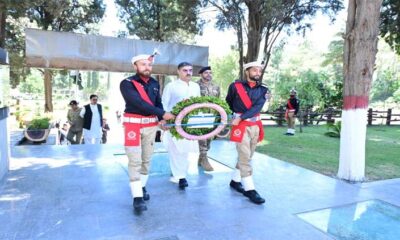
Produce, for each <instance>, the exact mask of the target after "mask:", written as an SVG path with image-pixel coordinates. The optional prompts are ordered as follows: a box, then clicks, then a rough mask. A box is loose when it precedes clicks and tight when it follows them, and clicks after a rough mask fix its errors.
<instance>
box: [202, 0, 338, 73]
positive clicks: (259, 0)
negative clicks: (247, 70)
mask: <svg viewBox="0 0 400 240" xmlns="http://www.w3.org/2000/svg"><path fill="white" fill-rule="evenodd" d="M205 3H206V4H210V5H211V6H214V7H216V8H217V9H218V11H219V14H218V21H217V27H218V28H219V29H227V28H231V29H234V30H235V32H236V34H237V38H238V48H239V55H240V56H239V64H240V65H241V66H242V65H243V62H250V61H255V60H258V58H259V53H260V48H261V46H263V49H262V57H261V59H263V60H264V61H265V63H266V66H267V65H268V62H269V59H270V55H271V51H272V48H273V46H274V44H275V41H276V40H277V38H278V36H279V34H280V33H281V32H282V31H283V30H285V31H286V32H287V33H289V34H290V33H292V32H293V31H296V32H303V33H304V31H305V30H306V29H307V28H311V24H310V19H311V17H313V16H315V15H316V14H317V13H318V12H322V13H323V14H327V15H328V16H329V17H330V18H331V20H334V19H335V14H336V13H337V12H338V11H339V10H341V9H343V3H342V1H341V0H327V1H318V0H303V1H297V0H285V1H282V0H230V1H219V0H206V1H205ZM245 40H247V53H246V56H245V57H244V53H243V52H244V46H243V44H244V42H245ZM241 70H242V68H241Z"/></svg>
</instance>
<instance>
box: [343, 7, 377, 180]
mask: <svg viewBox="0 0 400 240" xmlns="http://www.w3.org/2000/svg"><path fill="white" fill-rule="evenodd" d="M381 4H382V0H349V5H348V15H347V23H346V33H345V43H344V55H343V56H344V57H343V74H344V86H343V88H344V99H343V111H342V129H341V138H340V158H339V170H338V177H339V178H341V179H346V180H349V181H362V180H363V179H364V176H365V140H366V129H367V127H366V119H365V114H366V112H367V107H368V99H369V92H370V89H371V82H372V76H373V73H374V64H375V58H376V53H377V43H378V34H379V16H380V8H381Z"/></svg>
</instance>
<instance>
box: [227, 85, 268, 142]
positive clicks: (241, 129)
mask: <svg viewBox="0 0 400 240" xmlns="http://www.w3.org/2000/svg"><path fill="white" fill-rule="evenodd" d="M235 87H236V90H237V92H238V94H239V97H240V100H242V102H243V103H244V105H245V106H246V108H247V109H250V108H251V106H252V105H253V104H252V102H251V99H250V97H249V95H247V93H246V91H245V90H244V87H243V85H242V84H241V83H240V82H236V83H235ZM258 115H259V114H258ZM258 115H257V116H258ZM256 125H257V126H258V128H259V129H260V134H259V136H258V142H261V141H262V140H263V139H264V128H263V126H262V122H261V120H258V121H255V122H249V121H244V120H243V121H241V122H240V123H239V124H238V125H236V126H232V131H231V137H230V140H231V141H232V142H242V140H243V136H244V133H245V132H246V127H247V126H256Z"/></svg>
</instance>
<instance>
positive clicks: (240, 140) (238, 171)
mask: <svg viewBox="0 0 400 240" xmlns="http://www.w3.org/2000/svg"><path fill="white" fill-rule="evenodd" d="M244 69H245V74H246V80H237V81H235V82H233V83H232V84H231V85H230V86H229V89H228V94H227V96H226V102H227V103H228V104H229V107H230V109H231V110H232V111H233V112H234V119H233V120H232V131H231V138H230V139H231V141H233V142H236V150H237V153H238V162H237V164H236V168H235V170H234V172H233V174H232V181H231V182H230V186H231V187H232V188H233V189H235V190H236V191H238V192H239V193H242V194H243V195H244V196H246V197H248V198H249V199H250V201H252V202H253V203H256V204H262V203H264V202H265V200H264V199H263V198H262V197H261V196H260V195H259V194H258V193H257V191H256V190H255V187H254V182H253V177H252V175H253V169H252V166H251V158H252V157H253V154H254V151H255V149H256V145H257V142H260V141H262V140H263V138H264V129H263V126H262V122H261V118H260V111H261V109H262V107H263V106H264V103H265V101H266V99H267V97H268V88H267V87H265V86H263V85H262V83H261V75H262V70H263V65H262V64H261V63H259V62H250V63H247V64H245V65H244Z"/></svg>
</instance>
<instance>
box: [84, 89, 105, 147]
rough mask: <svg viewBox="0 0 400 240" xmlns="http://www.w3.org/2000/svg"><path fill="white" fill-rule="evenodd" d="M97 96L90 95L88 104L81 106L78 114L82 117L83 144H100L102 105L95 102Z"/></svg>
mask: <svg viewBox="0 0 400 240" xmlns="http://www.w3.org/2000/svg"><path fill="white" fill-rule="evenodd" d="M98 99H99V98H98V96H97V95H95V94H92V95H90V104H87V105H85V106H84V108H82V110H81V112H80V114H79V115H80V116H81V117H82V118H83V139H84V143H85V144H100V142H101V136H102V135H103V132H102V131H101V129H102V126H103V120H102V119H103V107H102V106H101V105H100V104H97V101H98Z"/></svg>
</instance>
